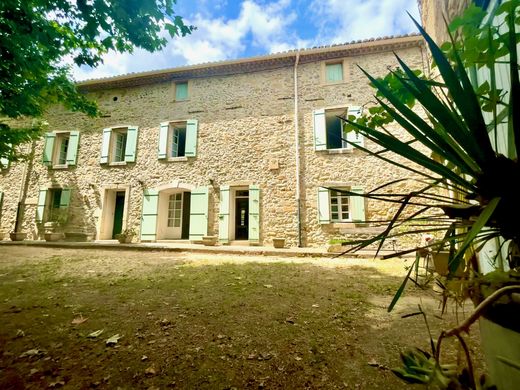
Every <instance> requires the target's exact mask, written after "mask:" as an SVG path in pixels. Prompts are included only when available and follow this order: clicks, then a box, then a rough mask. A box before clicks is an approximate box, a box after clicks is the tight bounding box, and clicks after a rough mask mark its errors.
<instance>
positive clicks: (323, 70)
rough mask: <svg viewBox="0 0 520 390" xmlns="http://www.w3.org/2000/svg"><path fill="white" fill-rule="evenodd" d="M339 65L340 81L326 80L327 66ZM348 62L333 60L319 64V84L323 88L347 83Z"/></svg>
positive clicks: (341, 59)
mask: <svg viewBox="0 0 520 390" xmlns="http://www.w3.org/2000/svg"><path fill="white" fill-rule="evenodd" d="M336 64H341V80H336V81H333V80H328V77H327V66H328V65H336ZM347 69H348V62H347V60H346V59H345V58H335V59H330V60H326V61H322V63H321V84H322V85H323V86H333V85H338V84H344V83H346V82H347V81H348V71H347Z"/></svg>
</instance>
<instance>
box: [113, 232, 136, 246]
mask: <svg viewBox="0 0 520 390" xmlns="http://www.w3.org/2000/svg"><path fill="white" fill-rule="evenodd" d="M135 234H136V233H135V231H134V230H133V229H125V230H123V231H122V232H121V233H119V234H116V239H117V240H118V241H119V243H120V244H130V243H131V242H132V240H133V238H134V236H135Z"/></svg>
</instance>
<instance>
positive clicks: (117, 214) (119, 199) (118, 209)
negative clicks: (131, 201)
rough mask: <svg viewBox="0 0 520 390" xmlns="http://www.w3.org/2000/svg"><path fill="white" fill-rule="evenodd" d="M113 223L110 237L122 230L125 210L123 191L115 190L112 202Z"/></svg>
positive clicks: (114, 236)
mask: <svg viewBox="0 0 520 390" xmlns="http://www.w3.org/2000/svg"><path fill="white" fill-rule="evenodd" d="M114 203H115V204H114V225H113V228H112V238H116V235H117V234H120V233H121V232H122V231H123V215H124V211H125V191H117V192H116V199H115V202H114Z"/></svg>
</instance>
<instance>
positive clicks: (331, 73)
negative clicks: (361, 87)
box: [325, 63, 343, 81]
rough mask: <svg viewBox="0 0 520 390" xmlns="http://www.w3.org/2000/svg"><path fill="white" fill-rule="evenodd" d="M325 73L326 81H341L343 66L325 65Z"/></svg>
mask: <svg viewBox="0 0 520 390" xmlns="http://www.w3.org/2000/svg"><path fill="white" fill-rule="evenodd" d="M325 70H326V73H327V81H341V80H343V64H342V63H339V64H327V65H325Z"/></svg>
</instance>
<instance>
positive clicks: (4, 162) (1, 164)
mask: <svg viewBox="0 0 520 390" xmlns="http://www.w3.org/2000/svg"><path fill="white" fill-rule="evenodd" d="M7 168H9V159H8V158H5V157H2V158H0V169H7Z"/></svg>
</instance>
